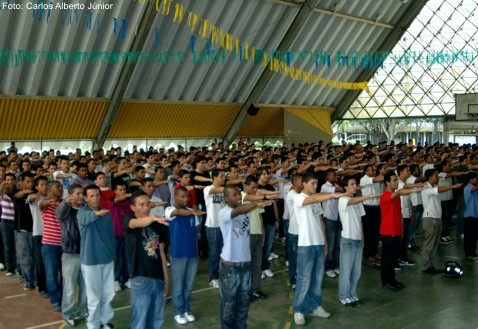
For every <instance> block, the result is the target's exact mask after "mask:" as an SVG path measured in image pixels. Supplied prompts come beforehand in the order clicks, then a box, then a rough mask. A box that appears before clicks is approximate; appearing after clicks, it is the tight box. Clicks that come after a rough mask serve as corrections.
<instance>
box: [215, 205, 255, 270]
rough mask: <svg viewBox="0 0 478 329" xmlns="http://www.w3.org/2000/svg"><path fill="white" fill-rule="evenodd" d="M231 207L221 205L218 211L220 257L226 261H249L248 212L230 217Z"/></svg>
mask: <svg viewBox="0 0 478 329" xmlns="http://www.w3.org/2000/svg"><path fill="white" fill-rule="evenodd" d="M231 212H232V208H231V207H229V206H227V205H226V206H225V207H223V208H222V209H221V210H220V211H219V223H220V227H221V233H222V238H223V240H224V246H223V247H222V252H221V258H222V259H223V260H225V261H226V262H250V261H251V250H250V236H249V214H245V215H239V216H236V217H234V218H231Z"/></svg>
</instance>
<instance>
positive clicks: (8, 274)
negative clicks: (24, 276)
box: [5, 271, 15, 276]
mask: <svg viewBox="0 0 478 329" xmlns="http://www.w3.org/2000/svg"><path fill="white" fill-rule="evenodd" d="M5 275H6V276H14V275H15V273H13V272H12V271H7V273H5Z"/></svg>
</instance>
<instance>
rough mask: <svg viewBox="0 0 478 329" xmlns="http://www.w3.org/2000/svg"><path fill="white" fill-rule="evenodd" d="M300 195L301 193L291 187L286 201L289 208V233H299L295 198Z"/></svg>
mask: <svg viewBox="0 0 478 329" xmlns="http://www.w3.org/2000/svg"><path fill="white" fill-rule="evenodd" d="M298 195H299V193H297V192H296V191H295V190H294V189H293V188H291V189H290V191H289V193H287V197H286V199H285V203H286V204H287V207H288V208H289V233H290V234H295V235H297V234H299V225H298V224H297V218H296V217H295V214H294V198H295V197H296V196H298Z"/></svg>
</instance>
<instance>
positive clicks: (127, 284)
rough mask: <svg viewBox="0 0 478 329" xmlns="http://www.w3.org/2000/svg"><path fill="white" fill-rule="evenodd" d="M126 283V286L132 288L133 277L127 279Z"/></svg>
mask: <svg viewBox="0 0 478 329" xmlns="http://www.w3.org/2000/svg"><path fill="white" fill-rule="evenodd" d="M124 285H125V286H126V288H128V289H131V279H128V281H126V282H125V284H124Z"/></svg>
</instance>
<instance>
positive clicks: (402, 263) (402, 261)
mask: <svg viewBox="0 0 478 329" xmlns="http://www.w3.org/2000/svg"><path fill="white" fill-rule="evenodd" d="M398 263H399V264H400V266H414V265H415V264H416V263H415V262H414V261H413V260H411V259H408V258H407V259H400V261H399V262H398Z"/></svg>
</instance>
